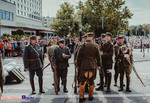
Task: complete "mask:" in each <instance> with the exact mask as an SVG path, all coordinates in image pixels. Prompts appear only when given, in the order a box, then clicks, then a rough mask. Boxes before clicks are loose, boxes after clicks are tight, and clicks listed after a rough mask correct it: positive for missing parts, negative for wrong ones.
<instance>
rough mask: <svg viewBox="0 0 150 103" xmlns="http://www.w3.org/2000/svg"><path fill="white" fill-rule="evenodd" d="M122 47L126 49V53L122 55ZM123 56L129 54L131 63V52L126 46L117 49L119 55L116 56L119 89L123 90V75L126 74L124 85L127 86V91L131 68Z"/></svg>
mask: <svg viewBox="0 0 150 103" xmlns="http://www.w3.org/2000/svg"><path fill="white" fill-rule="evenodd" d="M122 47H126V48H127V51H126V53H123V51H122ZM125 54H129V56H130V62H131V63H133V55H132V51H131V50H130V49H129V48H128V47H127V46H126V45H123V46H121V47H120V48H119V55H118V59H119V73H120V88H121V89H123V79H124V73H126V85H127V86H126V89H127V90H128V89H129V86H130V74H131V71H132V68H131V66H130V64H129V63H128V61H127V60H126V58H125Z"/></svg>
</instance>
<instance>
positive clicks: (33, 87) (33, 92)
mask: <svg viewBox="0 0 150 103" xmlns="http://www.w3.org/2000/svg"><path fill="white" fill-rule="evenodd" d="M30 84H31V89H32V94H36V92H35V86H34V80H30Z"/></svg>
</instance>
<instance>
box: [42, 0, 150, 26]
mask: <svg viewBox="0 0 150 103" xmlns="http://www.w3.org/2000/svg"><path fill="white" fill-rule="evenodd" d="M79 1H80V0H43V16H50V17H56V13H57V10H59V9H60V4H62V3H63V2H69V3H70V4H72V5H77V3H78V2H79ZM81 1H83V2H85V1H86V0H81ZM125 5H127V6H128V8H129V9H130V10H131V12H132V13H133V14H134V15H133V17H132V19H130V20H129V25H139V24H150V0H126V4H125Z"/></svg>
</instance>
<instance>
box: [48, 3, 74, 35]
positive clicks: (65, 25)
mask: <svg viewBox="0 0 150 103" xmlns="http://www.w3.org/2000/svg"><path fill="white" fill-rule="evenodd" d="M60 8H61V9H60V10H58V12H57V17H56V18H55V19H54V22H53V23H51V24H50V28H51V29H53V30H54V31H55V33H56V34H59V36H66V35H67V34H68V33H69V32H72V30H73V25H74V24H73V23H74V19H73V18H74V8H73V6H72V5H70V4H69V3H67V2H64V4H62V5H60Z"/></svg>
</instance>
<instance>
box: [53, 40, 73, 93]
mask: <svg viewBox="0 0 150 103" xmlns="http://www.w3.org/2000/svg"><path fill="white" fill-rule="evenodd" d="M70 58H71V53H70V50H69V48H68V47H67V46H65V40H64V39H60V40H59V47H56V48H55V49H54V52H53V55H52V65H53V68H55V67H57V79H58V91H59V90H60V88H59V82H60V78H61V79H62V82H63V86H64V88H63V91H64V92H65V93H67V92H68V90H67V88H66V85H67V72H68V67H69V63H68V60H69V59H70ZM55 61H56V62H55Z"/></svg>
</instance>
